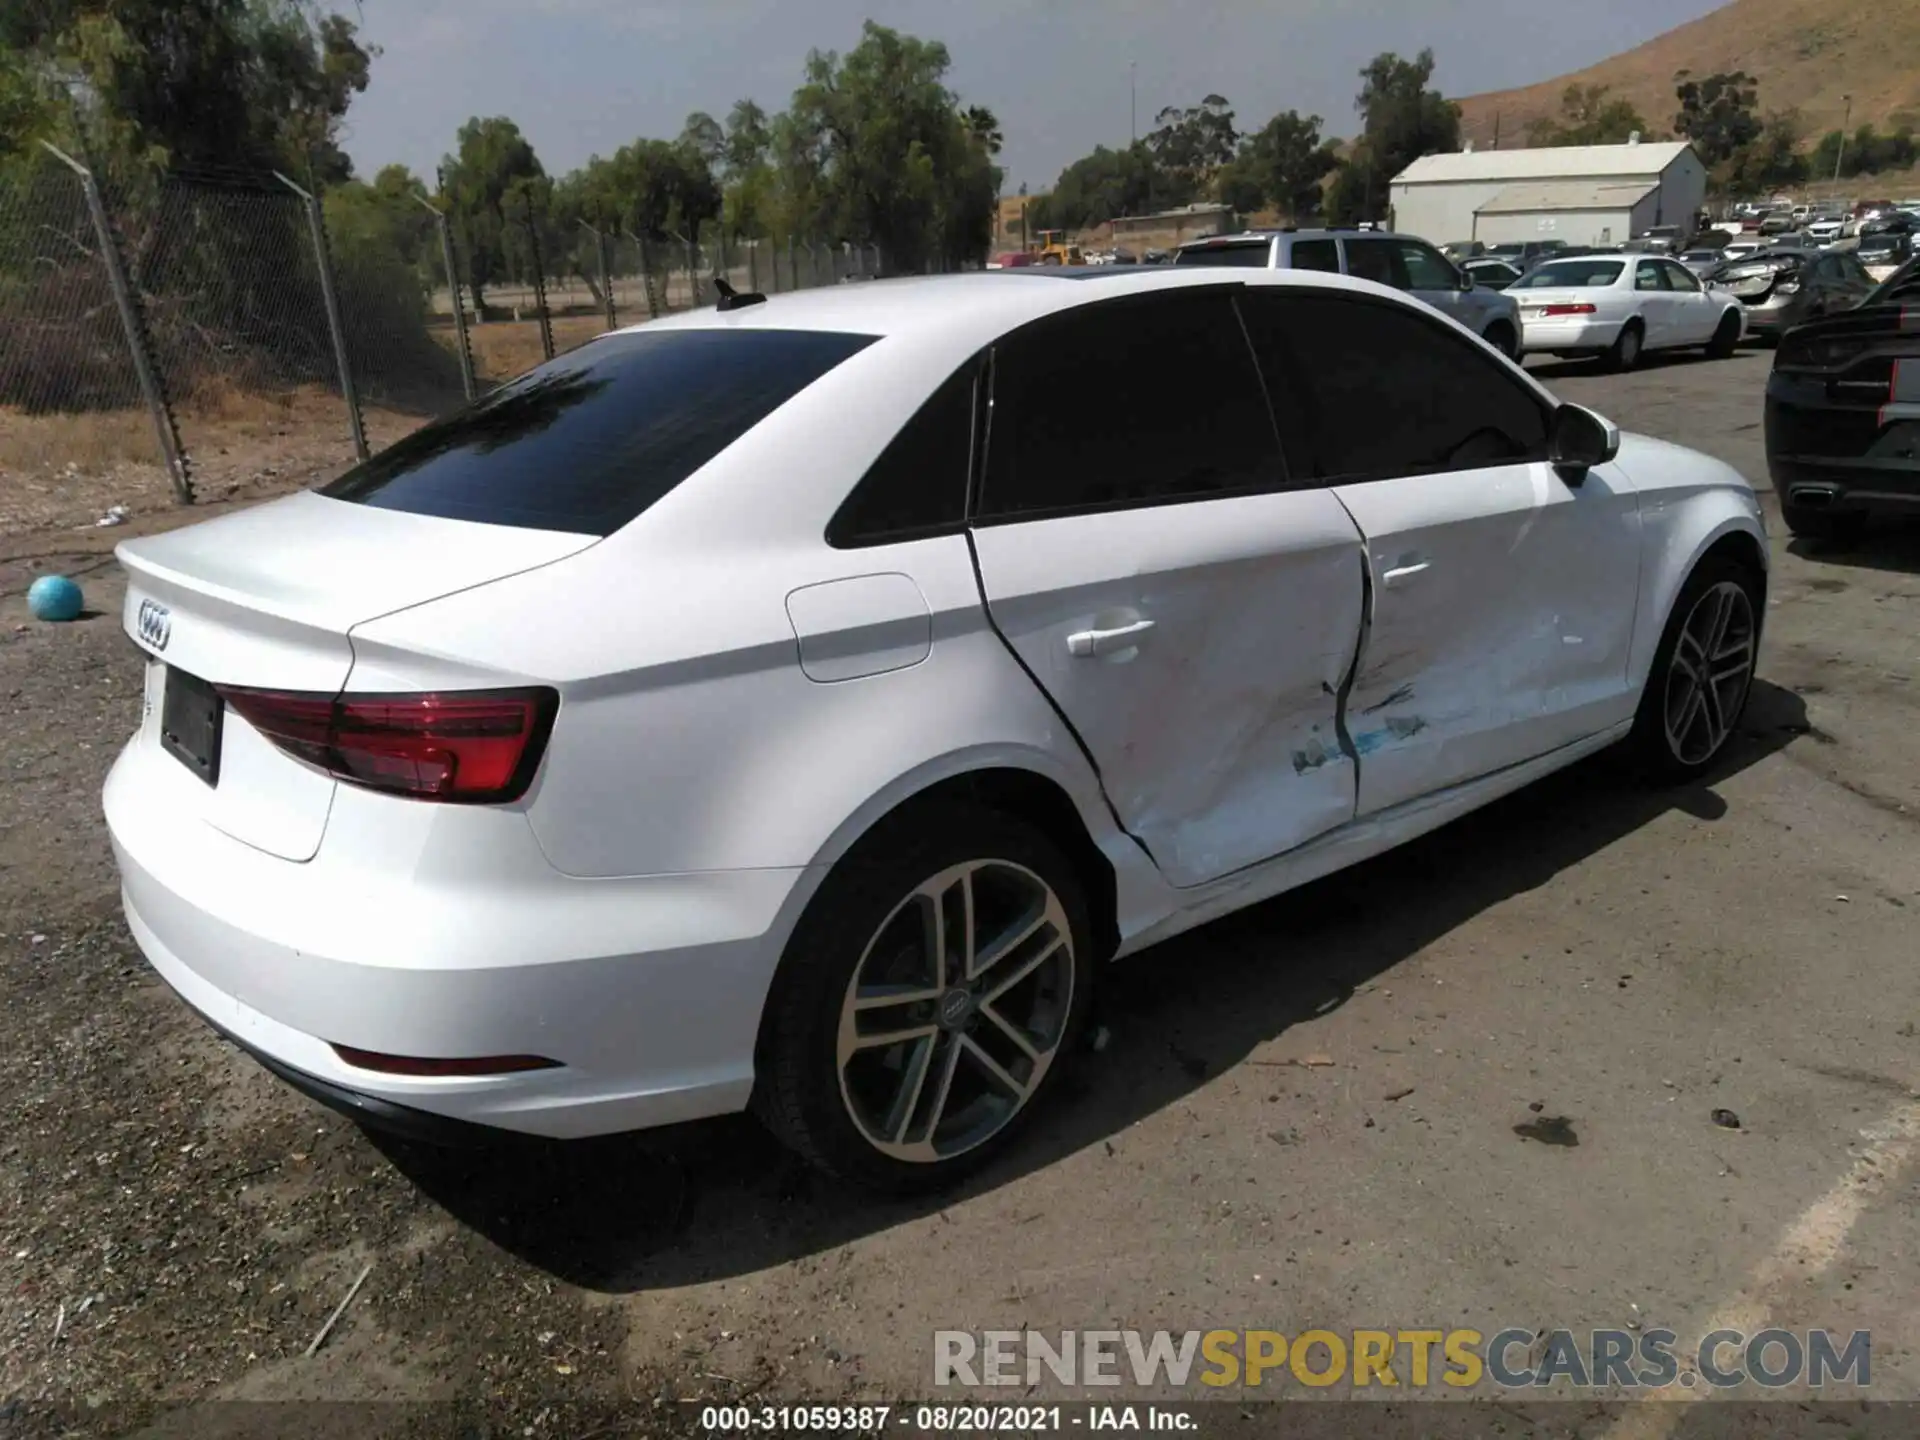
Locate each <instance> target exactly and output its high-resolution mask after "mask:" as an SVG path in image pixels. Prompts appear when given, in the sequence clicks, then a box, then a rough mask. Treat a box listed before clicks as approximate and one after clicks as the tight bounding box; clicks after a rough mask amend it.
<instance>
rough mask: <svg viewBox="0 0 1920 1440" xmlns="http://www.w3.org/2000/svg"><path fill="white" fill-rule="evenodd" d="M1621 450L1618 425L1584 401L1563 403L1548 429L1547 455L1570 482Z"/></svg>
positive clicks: (1578, 480)
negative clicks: (1576, 403) (1585, 404)
mask: <svg viewBox="0 0 1920 1440" xmlns="http://www.w3.org/2000/svg"><path fill="white" fill-rule="evenodd" d="M1619 453H1620V427H1619V426H1618V425H1615V424H1614V423H1613V422H1612V421H1611V420H1608V419H1606V418H1605V417H1604V416H1600V415H1596V414H1594V413H1593V411H1591V410H1589V409H1587V408H1586V407H1585V406H1584V405H1562V406H1561V407H1560V408H1559V409H1558V410H1555V411H1554V412H1553V421H1552V424H1551V425H1550V427H1549V428H1548V432H1547V459H1548V460H1549V461H1551V462H1552V464H1553V467H1554V469H1556V470H1558V471H1559V472H1560V475H1561V478H1562V479H1564V480H1565V481H1566V482H1567V483H1568V484H1569V485H1578V484H1579V483H1580V482H1581V481H1582V480H1584V479H1586V477H1587V471H1589V470H1591V469H1592V468H1593V467H1594V466H1596V465H1604V464H1606V463H1607V462H1608V461H1609V460H1611V459H1613V457H1614V456H1616V455H1618V454H1619Z"/></svg>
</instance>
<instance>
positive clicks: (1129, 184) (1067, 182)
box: [1027, 141, 1167, 231]
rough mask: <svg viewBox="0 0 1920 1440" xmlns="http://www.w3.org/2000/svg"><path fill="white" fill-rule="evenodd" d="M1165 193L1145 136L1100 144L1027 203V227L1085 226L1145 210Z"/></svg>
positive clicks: (1042, 228) (1043, 228)
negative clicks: (1119, 146)
mask: <svg viewBox="0 0 1920 1440" xmlns="http://www.w3.org/2000/svg"><path fill="white" fill-rule="evenodd" d="M1156 182H1157V183H1156ZM1166 193H1167V191H1166V182H1165V181H1164V180H1160V179H1158V177H1157V176H1156V172H1155V165H1154V159H1153V154H1152V152H1151V151H1149V150H1148V149H1147V146H1146V142H1145V141H1141V142H1140V143H1138V144H1135V145H1132V146H1130V147H1128V148H1127V149H1125V150H1110V149H1108V148H1107V147H1106V146H1104V145H1100V146H1096V147H1095V148H1094V151H1093V153H1092V154H1091V155H1083V156H1081V158H1080V159H1078V160H1076V161H1074V162H1073V163H1072V164H1071V165H1069V166H1067V168H1066V169H1065V170H1062V171H1061V172H1060V178H1059V180H1058V181H1057V182H1055V184H1054V187H1053V190H1052V192H1051V193H1049V194H1046V195H1042V196H1040V197H1039V198H1038V199H1036V200H1033V201H1031V202H1030V203H1029V204H1028V206H1027V225H1028V228H1029V230H1030V231H1040V230H1083V229H1085V228H1086V227H1088V226H1090V225H1104V224H1105V223H1106V222H1107V221H1109V220H1112V219H1114V218H1115V217H1117V216H1121V215H1144V214H1147V213H1148V212H1150V211H1151V210H1152V209H1153V207H1154V205H1155V203H1156V202H1158V201H1160V199H1161V197H1162V196H1164V195H1165V194H1166Z"/></svg>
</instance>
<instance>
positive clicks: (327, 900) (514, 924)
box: [103, 743, 812, 1142]
mask: <svg viewBox="0 0 1920 1440" xmlns="http://www.w3.org/2000/svg"><path fill="white" fill-rule="evenodd" d="M154 765H159V766H167V765H177V762H175V761H173V760H172V758H171V757H169V756H166V755H164V754H162V753H160V752H158V751H156V750H155V749H153V748H152V747H149V746H143V745H141V744H139V743H136V744H134V745H131V746H129V747H128V748H127V749H126V750H125V751H123V752H122V754H121V756H120V759H119V760H118V761H117V762H116V764H115V766H114V768H113V771H112V773H111V774H110V775H109V777H108V780H107V785H106V789H105V792H104V795H103V803H104V807H105V810H106V818H107V826H108V830H109V833H110V836H111V839H112V842H113V849H114V856H115V859H116V861H117V862H118V864H119V868H120V876H121V885H122V896H123V901H124V905H125V911H126V917H127V924H128V928H129V929H130V930H131V931H132V933H133V937H134V939H135V941H136V942H137V943H138V944H139V946H140V948H141V950H142V951H143V952H144V954H145V955H146V958H147V960H148V962H149V963H150V964H151V965H152V966H153V968H154V970H155V971H156V972H157V973H158V974H159V975H160V977H161V978H162V979H164V980H165V981H166V982H167V983H168V985H170V986H171V987H172V988H173V989H174V990H175V991H176V992H177V993H178V994H179V995H180V997H181V998H182V999H183V1000H185V1001H186V1002H187V1004H188V1005H190V1006H191V1007H192V1008H193V1009H194V1010H195V1011H196V1012H198V1013H199V1015H200V1016H201V1017H202V1018H203V1019H205V1020H206V1021H207V1022H208V1023H209V1024H211V1025H213V1026H214V1027H215V1028H216V1029H218V1030H219V1031H221V1032H222V1033H223V1034H226V1035H227V1036H229V1037H230V1038H231V1039H233V1041H234V1042H235V1043H236V1044H238V1045H239V1046H241V1047H242V1048H243V1049H245V1050H247V1051H248V1052H249V1053H251V1054H253V1055H254V1056H256V1057H257V1058H259V1059H260V1060H261V1061H262V1063H264V1064H266V1065H267V1066H268V1068H269V1069H271V1070H273V1071H274V1073H276V1074H278V1075H280V1076H281V1077H282V1078H283V1079H285V1080H287V1081H288V1083H290V1084H292V1085H294V1086H295V1088H297V1089H300V1090H302V1091H304V1092H305V1093H307V1094H309V1095H312V1096H313V1097H314V1098H315V1099H318V1100H320V1101H321V1102H322V1103H324V1104H327V1105H330V1106H332V1107H333V1108H334V1109H336V1110H340V1111H342V1112H343V1113H346V1114H350V1115H352V1116H353V1117H354V1118H355V1119H357V1120H363V1121H365V1122H367V1123H369V1124H374V1125H382V1123H383V1122H384V1128H387V1129H397V1130H403V1131H405V1132H407V1133H413V1134H417V1135H422V1136H423V1137H424V1136H425V1135H426V1134H427V1133H428V1132H434V1133H436V1134H438V1135H439V1136H440V1137H441V1139H442V1140H443V1142H444V1139H445V1138H446V1137H447V1136H460V1135H463V1134H466V1135H470V1134H471V1129H472V1128H478V1129H481V1130H484V1129H488V1128H491V1129H494V1130H503V1131H510V1132H517V1133H519V1134H523V1135H533V1136H544V1137H549V1138H555V1139H571V1138H577V1137H584V1136H589V1135H601V1134H611V1133H617V1132H621V1131H627V1130H637V1129H644V1128H649V1127H652V1126H658V1125H668V1124H674V1123H677V1122H680V1121H684V1120H694V1119H700V1118H704V1117H706V1116H710V1115H717V1114H724V1113H728V1112H731V1111H737V1110H740V1109H743V1108H745V1106H746V1103H747V1100H748V1097H749V1096H750V1094H751V1091H752V1087H753V1052H754V1045H755V1042H756V1040H757V1037H758V1031H759V1022H760V1012H761V1008H762V1006H763V1005H764V1003H765V999H766V993H767V990H768V988H769V986H770V985H771V982H772V978H773V972H774V968H775V966H776V964H777V963H778V960H779V956H780V952H781V949H782V947H783V945H784V941H785V936H786V934H787V933H788V931H789V929H790V928H791V923H792V917H793V916H794V914H795V913H797V909H798V906H799V904H801V903H803V901H804V898H805V895H806V893H808V892H809V891H810V889H811V885H810V879H811V877H812V872H810V871H802V870H762V871H738V872H708V873H697V874H688V875H668V876H653V877H641V878H635V879H619V880H585V881H583V880H575V879H571V878H569V877H566V876H562V875H560V874H559V873H558V872H557V871H555V870H553V869H552V867H551V866H550V865H548V864H547V862H546V860H545V857H544V855H543V854H542V853H541V851H540V849H539V846H538V845H537V843H535V841H534V838H533V835H532V832H531V830H530V829H529V827H528V826H527V824H526V821H525V817H524V816H523V815H521V814H520V813H518V812H516V811H513V810H511V809H509V808H498V809H491V810H482V809H480V808H477V807H476V808H468V807H459V813H458V814H457V815H455V814H449V813H448V812H449V810H451V809H453V808H454V807H440V806H431V805H422V804H418V803H415V802H409V801H395V800H392V799H389V798H387V797H375V796H369V795H366V794H364V792H355V793H354V794H353V795H351V796H348V795H345V794H343V795H342V796H341V797H340V800H339V802H338V803H337V804H336V806H335V811H334V815H333V817H332V820H331V821H330V823H329V827H328V836H327V840H326V843H325V845H324V846H323V847H322V848H321V851H320V853H319V854H318V855H316V856H315V858H314V859H313V860H311V861H308V862H305V863H295V862H292V861H287V860H282V859H279V858H277V857H274V856H271V855H268V854H266V853H264V852H262V851H259V850H256V849H253V848H252V847H250V846H248V845H245V844H243V843H241V842H240V841H237V840H234V839H232V838H231V837H229V836H227V835H225V834H223V833H221V832H220V831H218V830H215V829H214V828H213V827H212V826H211V825H209V824H207V823H205V822H204V821H203V820H200V819H198V818H192V817H182V816H181V815H180V814H179V812H178V811H177V810H174V809H173V808H172V807H170V806H168V805H167V804H165V803H164V801H165V796H166V788H167V787H166V785H165V783H164V782H165V780H166V779H168V778H170V777H169V776H168V775H166V773H165V772H164V771H162V772H160V773H158V774H151V773H147V772H148V767H150V766H154ZM342 789H343V791H344V790H346V789H347V787H342ZM335 1045H341V1046H348V1047H352V1048H356V1049H360V1050H366V1051H372V1052H376V1053H378V1054H385V1055H398V1056H409V1057H424V1058H434V1059H462V1058H472V1057H480V1056H496V1055H539V1056H544V1057H547V1058H549V1059H551V1060H553V1061H556V1062H558V1064H557V1066H556V1067H554V1068H550V1069H543V1070H535V1071H525V1072H520V1073H512V1074H496V1075H482V1076H459V1077H440V1076H424V1077H422V1076H407V1075H393V1074H389V1073H386V1072H384V1071H370V1070H365V1069H361V1068H359V1067H356V1066H354V1065H350V1064H348V1063H347V1062H346V1061H345V1060H343V1059H342V1058H341V1057H340V1055H339V1054H338V1053H337V1052H336V1051H335V1049H334V1048H333V1047H334V1046H335ZM422 1117H425V1118H422Z"/></svg>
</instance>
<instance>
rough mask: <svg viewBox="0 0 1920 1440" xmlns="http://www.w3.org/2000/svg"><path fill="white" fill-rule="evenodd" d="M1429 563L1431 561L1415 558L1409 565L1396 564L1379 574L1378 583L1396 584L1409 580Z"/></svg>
mask: <svg viewBox="0 0 1920 1440" xmlns="http://www.w3.org/2000/svg"><path fill="white" fill-rule="evenodd" d="M1429 563H1431V562H1429V561H1426V560H1417V561H1415V562H1413V563H1412V564H1410V565H1396V566H1394V568H1393V569H1391V570H1388V571H1385V572H1383V573H1382V574H1381V576H1380V583H1381V584H1382V585H1397V584H1399V583H1400V581H1402V580H1411V579H1412V578H1413V577H1414V576H1416V575H1418V574H1420V573H1421V572H1422V571H1423V570H1425V569H1426V568H1427V566H1428V564H1429Z"/></svg>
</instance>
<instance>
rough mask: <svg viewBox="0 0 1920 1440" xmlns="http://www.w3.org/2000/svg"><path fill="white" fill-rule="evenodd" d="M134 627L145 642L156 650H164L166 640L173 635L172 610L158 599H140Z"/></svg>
mask: <svg viewBox="0 0 1920 1440" xmlns="http://www.w3.org/2000/svg"><path fill="white" fill-rule="evenodd" d="M134 628H135V629H137V630H138V631H139V632H140V638H141V639H142V640H144V641H146V642H147V644H149V645H151V646H152V647H153V648H154V649H156V650H164V649H166V648H167V641H168V640H170V639H171V638H172V637H173V612H172V611H171V610H169V609H167V607H166V606H164V605H162V604H161V603H160V602H159V601H158V600H142V601H141V602H140V615H139V618H138V619H137V620H136V621H135V627H134Z"/></svg>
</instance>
